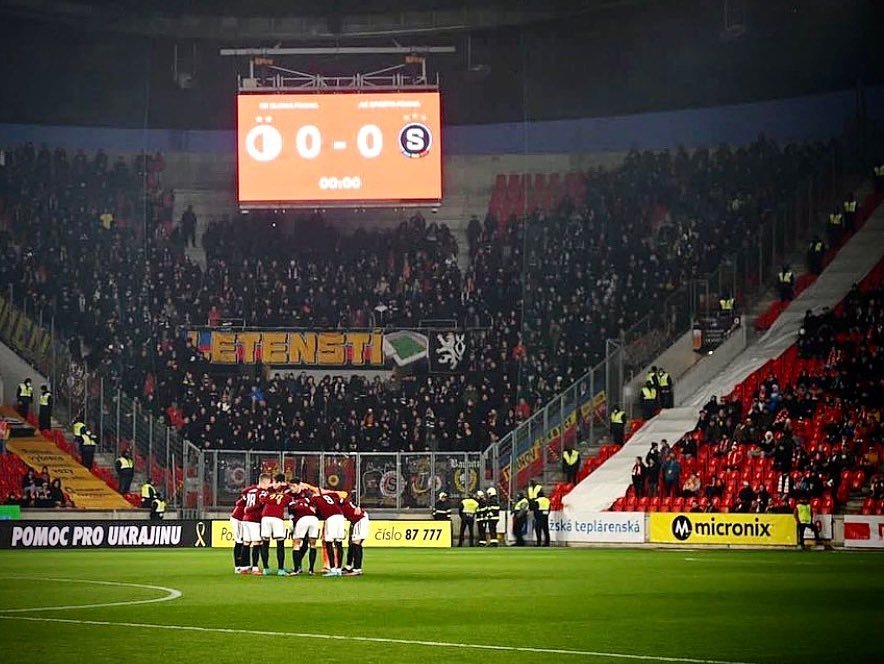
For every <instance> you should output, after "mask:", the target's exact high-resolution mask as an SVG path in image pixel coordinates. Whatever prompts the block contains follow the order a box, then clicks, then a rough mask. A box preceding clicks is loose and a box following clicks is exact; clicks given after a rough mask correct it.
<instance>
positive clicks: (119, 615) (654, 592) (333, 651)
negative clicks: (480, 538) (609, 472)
mask: <svg viewBox="0 0 884 664" xmlns="http://www.w3.org/2000/svg"><path fill="white" fill-rule="evenodd" d="M0 561H2V564H3V565H4V567H5V569H6V571H7V572H8V574H6V575H3V576H2V577H0V649H2V651H3V652H4V653H6V654H8V655H10V657H11V660H10V661H19V660H22V659H24V658H26V657H34V658H39V659H40V660H41V661H44V662H54V661H58V662H61V661H65V662H70V661H71V649H72V648H73V649H75V651H76V652H77V653H79V654H82V658H83V659H85V658H87V657H88V659H89V660H90V661H92V662H103V661H117V660H118V659H119V656H120V653H121V652H124V653H125V658H126V659H127V660H130V661H135V662H139V661H145V662H146V661H152V662H155V661H156V659H157V657H158V656H163V657H164V658H166V655H169V658H168V659H169V660H170V661H179V660H182V661H183V660H186V661H189V662H204V661H205V662H210V661H211V662H224V661H242V659H243V658H244V657H243V654H242V653H244V652H248V648H249V644H255V646H256V647H258V648H259V652H261V653H265V654H266V655H267V657H270V658H272V657H273V656H274V655H276V654H278V655H279V656H280V657H282V656H290V654H291V653H292V652H298V653H310V654H311V655H316V656H328V657H332V658H335V659H339V660H341V661H351V660H353V659H356V658H358V659H359V660H360V661H364V662H399V661H403V662H405V661H414V660H416V659H418V658H420V657H432V659H433V661H434V662H435V661H452V662H454V661H459V662H462V661H482V662H488V661H501V662H503V661H529V660H530V661H554V660H556V661H557V660H561V659H567V660H571V659H575V660H579V661H600V662H602V661H625V660H632V661H649V662H685V663H689V664H736V663H753V662H758V663H762V662H774V661H776V662H787V661H796V662H797V661H807V660H808V659H810V660H821V659H833V658H837V659H838V660H839V661H843V662H847V661H856V662H860V661H869V660H871V659H874V658H875V657H876V654H877V650H876V648H875V644H874V639H873V635H874V629H875V627H876V625H879V624H881V623H882V620H884V609H882V608H881V607H880V606H879V603H878V601H877V598H878V597H880V593H881V591H882V590H884V579H882V578H881V575H880V570H881V564H882V562H884V560H882V558H881V557H880V555H879V554H874V553H823V552H806V553H801V552H781V551H777V552H772V551H759V552H755V551H739V552H736V551H702V550H692V551H655V550H611V549H606V550H598V549H553V550H549V549H544V550H533V549H524V550H512V549H510V550H488V551H485V550H451V551H414V550H408V551H405V550H384V551H377V552H374V551H373V552H372V559H371V561H369V560H366V576H364V577H358V578H353V579H346V578H344V579H341V578H335V579H325V578H321V577H298V578H278V577H236V576H234V575H233V574H232V571H231V570H230V567H231V565H232V561H231V560H230V554H229V552H223V551H168V550H165V551H160V550H149V551H135V550H131V551H61V552H51V551H42V552H28V553H24V552H0ZM707 563H711V564H707ZM796 634H801V635H802V636H801V639H797V640H796V638H795V635H796ZM124 644H128V645H126V647H125V650H124V651H121V650H120V648H121V647H122V646H123V645H124ZM148 644H149V647H142V646H146V645H148ZM841 644H850V646H849V648H846V649H845V647H844V646H843V645H841ZM245 658H246V659H248V657H247V656H246V657H245ZM262 658H265V657H263V656H262ZM79 659H81V658H80V657H75V658H74V661H79ZM265 659H266V658H265Z"/></svg>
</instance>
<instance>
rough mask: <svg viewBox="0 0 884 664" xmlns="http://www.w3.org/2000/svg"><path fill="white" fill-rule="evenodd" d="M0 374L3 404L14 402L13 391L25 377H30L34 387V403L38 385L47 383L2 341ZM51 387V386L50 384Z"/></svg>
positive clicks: (38, 390)
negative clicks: (2, 387)
mask: <svg viewBox="0 0 884 664" xmlns="http://www.w3.org/2000/svg"><path fill="white" fill-rule="evenodd" d="M0 376H2V377H3V386H4V389H3V390H2V396H3V398H4V401H3V403H4V404H14V403H15V393H16V389H17V388H18V384H19V383H21V382H22V381H23V380H24V379H25V378H30V379H31V383H32V384H33V388H34V403H35V404H36V402H37V395H38V394H39V393H40V385H42V384H44V383H45V384H47V385H49V380H48V379H47V378H46V377H45V376H43V375H41V374H39V373H37V371H36V370H35V369H34V368H33V367H32V366H31V365H30V364H28V363H27V362H25V361H24V360H23V359H22V358H21V357H19V356H18V355H17V354H16V353H15V351H14V350H12V349H11V348H10V347H9V346H7V345H6V344H4V343H0ZM50 387H51V386H50ZM32 412H33V411H32Z"/></svg>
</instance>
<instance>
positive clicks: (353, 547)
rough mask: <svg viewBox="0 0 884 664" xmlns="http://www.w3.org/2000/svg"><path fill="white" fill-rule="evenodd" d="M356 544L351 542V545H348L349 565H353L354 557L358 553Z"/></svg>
mask: <svg viewBox="0 0 884 664" xmlns="http://www.w3.org/2000/svg"><path fill="white" fill-rule="evenodd" d="M356 546H357V545H356V544H353V542H350V545H349V546H348V547H347V567H353V558H354V557H355V555H356Z"/></svg>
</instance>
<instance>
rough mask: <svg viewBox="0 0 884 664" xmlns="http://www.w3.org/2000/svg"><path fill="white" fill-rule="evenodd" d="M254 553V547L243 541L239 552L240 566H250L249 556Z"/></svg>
mask: <svg viewBox="0 0 884 664" xmlns="http://www.w3.org/2000/svg"><path fill="white" fill-rule="evenodd" d="M251 555H252V547H251V546H250V545H248V544H245V543H243V545H242V550H241V551H240V554H239V565H240V567H248V566H249V558H251Z"/></svg>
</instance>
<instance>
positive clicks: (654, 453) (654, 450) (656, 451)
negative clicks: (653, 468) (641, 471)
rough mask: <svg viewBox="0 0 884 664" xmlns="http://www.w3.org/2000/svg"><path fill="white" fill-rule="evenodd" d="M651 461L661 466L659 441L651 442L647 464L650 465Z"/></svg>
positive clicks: (646, 459)
mask: <svg viewBox="0 0 884 664" xmlns="http://www.w3.org/2000/svg"><path fill="white" fill-rule="evenodd" d="M651 459H653V460H654V461H656V462H657V465H658V466H659V464H660V448H659V446H658V445H657V441H651V447H650V449H649V450H648V453H647V454H646V455H645V463H650V462H651Z"/></svg>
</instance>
